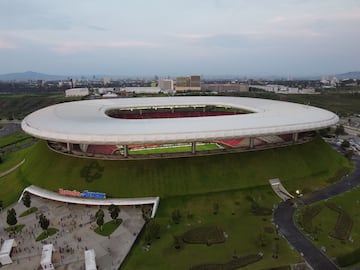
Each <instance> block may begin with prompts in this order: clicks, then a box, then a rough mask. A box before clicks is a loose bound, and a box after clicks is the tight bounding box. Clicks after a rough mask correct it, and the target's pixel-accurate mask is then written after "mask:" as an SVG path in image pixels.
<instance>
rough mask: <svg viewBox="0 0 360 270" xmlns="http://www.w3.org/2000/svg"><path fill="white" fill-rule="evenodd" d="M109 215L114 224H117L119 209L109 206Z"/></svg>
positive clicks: (115, 206)
mask: <svg viewBox="0 0 360 270" xmlns="http://www.w3.org/2000/svg"><path fill="white" fill-rule="evenodd" d="M109 213H110V216H111V218H112V219H113V221H114V223H115V224H116V222H117V218H118V216H119V213H120V208H119V206H117V205H113V204H112V205H110V206H109Z"/></svg>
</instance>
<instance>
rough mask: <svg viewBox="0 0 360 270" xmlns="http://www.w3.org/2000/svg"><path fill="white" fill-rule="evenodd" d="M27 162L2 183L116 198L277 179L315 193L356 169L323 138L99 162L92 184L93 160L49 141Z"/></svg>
mask: <svg viewBox="0 0 360 270" xmlns="http://www.w3.org/2000/svg"><path fill="white" fill-rule="evenodd" d="M25 158H26V162H25V163H24V164H23V165H22V166H21V167H20V168H19V169H18V170H17V171H16V172H14V173H13V174H12V175H11V176H5V177H3V178H2V179H0V183H1V182H3V181H10V180H9V179H8V178H14V175H16V177H15V178H16V179H12V180H11V181H15V182H16V183H17V184H16V185H18V184H19V183H20V182H21V183H23V184H22V185H21V186H23V185H24V184H34V185H38V186H41V187H44V188H47V189H50V190H57V189H58V188H59V187H62V188H67V189H77V190H82V189H88V190H93V191H101V192H106V193H107V194H108V195H109V196H112V197H134V196H154V195H157V196H160V197H161V198H166V197H172V196H180V195H189V194H203V193H211V192H219V191H227V190H237V189H244V188H250V187H254V186H263V185H265V186H266V185H268V181H267V180H268V179H270V178H275V177H277V178H280V179H281V180H282V181H283V183H284V184H285V186H286V187H287V188H289V189H290V190H295V189H297V188H307V189H309V190H312V189H314V188H315V187H319V185H320V186H324V185H326V183H325V181H326V179H328V178H329V177H331V176H333V175H334V174H336V172H337V171H338V170H339V169H340V168H342V167H344V166H345V167H350V166H351V165H350V164H349V162H348V161H347V160H346V159H345V158H343V157H342V156H340V155H339V154H337V153H336V152H335V151H334V150H332V149H331V148H330V147H329V146H328V145H327V144H326V143H325V142H323V141H322V140H321V139H320V138H318V139H315V140H314V141H312V142H310V143H307V144H304V145H297V146H292V147H286V148H279V149H271V150H266V151H259V152H247V153H237V154H228V155H218V156H204V157H195V158H178V159H161V160H142V161H98V162H99V165H100V166H102V167H103V168H104V170H103V173H102V175H101V177H100V178H99V179H96V180H94V181H93V182H91V183H89V182H86V180H85V179H84V178H82V177H81V174H80V172H81V170H82V168H84V167H85V166H88V165H89V164H90V163H91V162H93V160H90V159H81V158H76V157H68V156H64V155H62V154H57V153H55V152H52V151H50V150H49V149H48V148H47V146H46V144H45V143H44V142H41V143H38V144H37V145H35V146H33V147H31V148H30V149H29V150H28V151H26V152H25ZM3 165H4V166H5V164H3ZM314 180H317V181H314ZM319 181H320V182H319ZM315 182H316V183H315ZM319 183H320V184H319ZM9 185H10V186H13V184H10V183H9ZM314 185H316V186H314ZM7 188H8V189H9V187H7ZM1 193H2V192H1V191H0V196H1V195H2V194H1Z"/></svg>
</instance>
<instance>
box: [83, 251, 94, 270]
mask: <svg viewBox="0 0 360 270" xmlns="http://www.w3.org/2000/svg"><path fill="white" fill-rule="evenodd" d="M84 255H85V270H96V269H97V268H96V260H95V250H93V249H89V250H85V251H84Z"/></svg>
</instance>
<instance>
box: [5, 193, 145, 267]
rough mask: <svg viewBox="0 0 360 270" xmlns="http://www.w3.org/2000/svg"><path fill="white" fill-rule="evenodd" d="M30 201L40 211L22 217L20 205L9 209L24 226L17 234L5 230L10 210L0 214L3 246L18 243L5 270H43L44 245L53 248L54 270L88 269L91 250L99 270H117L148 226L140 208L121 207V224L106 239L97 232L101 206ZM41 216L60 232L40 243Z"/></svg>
mask: <svg viewBox="0 0 360 270" xmlns="http://www.w3.org/2000/svg"><path fill="white" fill-rule="evenodd" d="M31 201H32V205H31V206H32V207H37V208H38V211H37V212H36V213H33V214H30V215H28V216H25V217H19V215H20V214H21V213H22V212H24V211H26V209H27V208H26V207H25V206H24V205H23V204H22V203H21V202H20V203H16V204H14V205H12V206H10V208H14V209H15V211H16V213H17V220H18V223H17V224H24V225H25V227H24V228H23V229H22V231H21V232H17V233H16V234H14V233H8V232H6V231H5V228H7V227H8V224H7V223H6V215H7V209H9V208H7V209H4V210H2V212H1V213H0V240H1V243H3V241H5V240H7V239H12V238H14V239H15V242H16V247H13V249H12V253H11V259H12V261H13V263H12V264H9V265H5V266H3V267H2V268H3V269H7V270H33V269H34V270H35V269H41V266H40V259H41V252H42V246H43V245H44V244H53V246H54V250H53V254H52V262H53V264H54V266H55V269H61V270H65V269H66V270H72V269H73V270H75V269H76V270H79V269H85V256H84V251H85V250H90V249H94V251H95V254H96V264H97V266H98V269H103V270H105V269H109V270H110V269H118V267H119V266H120V265H121V263H122V262H123V260H124V259H125V257H126V255H127V253H128V252H129V251H130V249H131V247H132V245H133V243H134V241H135V240H136V238H137V236H138V234H139V232H140V231H141V229H142V227H143V225H144V223H145V222H144V220H143V218H142V212H141V209H140V208H136V207H132V206H121V207H120V209H121V211H120V214H119V218H121V219H122V223H121V225H120V226H119V227H118V228H117V229H116V230H115V231H114V232H113V233H112V234H111V235H110V236H109V237H104V236H101V235H98V234H97V233H95V232H94V229H95V228H96V227H97V225H96V218H95V213H96V211H97V210H98V209H99V207H98V206H84V205H75V204H67V203H61V202H54V201H50V200H47V199H42V198H39V197H36V196H32V197H31ZM103 210H104V213H105V217H104V220H105V222H108V221H110V220H111V218H110V215H109V214H108V210H107V207H103ZM40 214H43V215H45V216H46V217H47V218H48V219H49V220H50V226H49V228H56V229H58V230H59V231H58V232H57V233H56V234H54V235H53V236H50V237H48V238H47V239H45V240H43V241H39V242H37V241H36V240H35V239H36V237H37V236H38V235H39V234H40V233H41V232H42V229H41V227H40V225H39V221H38V220H39V219H38V217H39V216H40Z"/></svg>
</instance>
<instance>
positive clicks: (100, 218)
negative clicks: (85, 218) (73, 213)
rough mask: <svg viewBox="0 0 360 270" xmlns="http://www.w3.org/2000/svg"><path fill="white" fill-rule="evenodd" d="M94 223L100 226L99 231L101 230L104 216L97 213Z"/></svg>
mask: <svg viewBox="0 0 360 270" xmlns="http://www.w3.org/2000/svg"><path fill="white" fill-rule="evenodd" d="M96 224H97V225H98V226H99V227H100V231H102V230H103V225H104V216H102V215H99V216H98V217H97V218H96Z"/></svg>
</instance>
